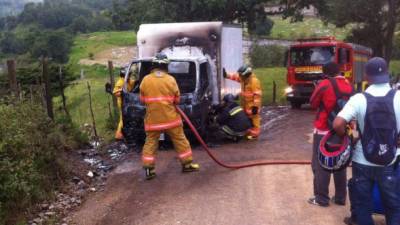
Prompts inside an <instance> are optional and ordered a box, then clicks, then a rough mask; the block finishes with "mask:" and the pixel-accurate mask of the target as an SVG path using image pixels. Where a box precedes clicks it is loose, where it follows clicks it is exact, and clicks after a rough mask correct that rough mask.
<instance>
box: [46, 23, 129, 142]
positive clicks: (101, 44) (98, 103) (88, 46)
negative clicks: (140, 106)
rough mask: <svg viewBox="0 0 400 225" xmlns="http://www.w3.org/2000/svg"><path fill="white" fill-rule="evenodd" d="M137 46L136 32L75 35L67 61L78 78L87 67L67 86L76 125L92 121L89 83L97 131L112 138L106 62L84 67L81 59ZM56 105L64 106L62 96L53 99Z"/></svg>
mask: <svg viewBox="0 0 400 225" xmlns="http://www.w3.org/2000/svg"><path fill="white" fill-rule="evenodd" d="M134 45H136V34H135V32H133V31H125V32H96V33H92V34H84V35H80V36H78V37H77V38H75V42H74V47H73V49H72V52H71V55H70V61H69V63H68V68H69V70H70V71H71V72H72V73H74V74H77V75H76V76H77V77H79V75H78V74H80V71H81V70H84V74H85V75H84V79H78V80H76V81H74V82H73V83H72V84H71V85H69V86H68V87H67V88H66V89H65V94H66V97H67V108H68V110H69V111H70V114H71V117H72V120H73V122H74V123H75V124H77V125H79V126H81V127H82V126H83V125H84V124H92V120H91V117H90V110H89V96H88V89H87V82H89V83H90V85H91V89H92V99H93V109H94V114H95V120H96V124H97V130H98V133H99V135H100V136H101V137H103V138H106V139H111V138H113V131H112V130H110V129H108V128H107V120H108V119H109V109H108V102H111V103H112V99H111V96H110V95H109V94H107V93H106V92H105V90H104V85H105V83H106V82H109V75H108V69H107V67H106V66H104V65H98V64H96V65H93V66H85V65H81V64H79V61H80V60H81V59H86V58H89V54H94V55H96V54H97V53H100V52H102V51H104V50H107V49H112V48H115V47H123V46H134ZM117 69H118V68H116V69H115V75H117V72H116V71H117ZM54 101H55V103H56V105H57V106H60V105H61V99H60V98H56V99H54Z"/></svg>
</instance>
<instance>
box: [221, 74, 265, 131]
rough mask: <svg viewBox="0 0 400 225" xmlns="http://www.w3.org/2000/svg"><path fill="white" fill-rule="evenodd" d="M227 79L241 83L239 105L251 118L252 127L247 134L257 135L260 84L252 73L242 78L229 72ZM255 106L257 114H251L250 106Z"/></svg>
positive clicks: (259, 120)
mask: <svg viewBox="0 0 400 225" xmlns="http://www.w3.org/2000/svg"><path fill="white" fill-rule="evenodd" d="M227 78H228V79H230V80H234V81H237V82H240V84H241V97H240V105H241V106H242V108H243V109H244V111H245V112H246V114H247V116H248V117H249V118H250V119H251V121H252V124H253V127H252V128H250V129H249V135H250V136H252V137H258V136H259V135H260V124H261V116H260V111H261V96H262V92H261V84H260V81H259V80H258V79H257V77H256V75H255V74H254V73H252V74H251V75H250V76H249V77H247V78H242V77H240V76H239V75H238V74H236V73H235V74H229V75H228V77H227ZM253 107H257V108H258V112H257V114H255V115H253V113H252V108H253Z"/></svg>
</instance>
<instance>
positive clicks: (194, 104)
mask: <svg viewBox="0 0 400 225" xmlns="http://www.w3.org/2000/svg"><path fill="white" fill-rule="evenodd" d="M151 61H152V58H148V59H140V60H134V61H133V62H131V63H130V65H129V66H128V70H127V72H126V74H125V79H128V77H129V74H136V76H135V77H134V79H135V80H136V81H137V82H136V83H135V86H134V88H133V89H132V91H131V92H128V91H127V90H126V88H124V89H123V110H122V115H123V122H124V128H123V133H124V136H125V139H126V141H127V142H128V144H133V143H139V144H140V143H143V141H144V140H145V133H144V124H143V119H144V116H145V113H146V109H145V106H144V104H143V103H141V102H140V100H139V99H140V96H139V95H140V94H139V87H140V83H141V81H142V80H143V78H144V77H145V76H146V75H148V74H150V72H151V70H152V63H151ZM208 68H209V63H208V61H207V59H206V58H201V57H200V58H185V59H183V58H181V59H177V58H170V63H169V65H168V74H170V75H172V76H173V77H174V78H175V80H176V82H177V84H178V87H179V90H180V94H181V96H180V103H179V107H180V108H181V109H182V110H183V111H184V112H185V113H186V114H187V115H188V116H189V118H190V120H191V121H192V123H193V124H194V125H195V127H196V129H197V130H198V131H200V132H201V133H204V132H205V131H206V130H205V129H206V126H207V121H208V112H209V109H210V107H211V103H210V94H211V92H210V89H209V84H210V82H209V77H210V76H209V73H208ZM129 71H130V72H131V73H129ZM185 132H187V134H189V130H187V129H185Z"/></svg>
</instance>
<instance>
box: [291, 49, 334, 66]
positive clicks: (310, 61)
mask: <svg viewBox="0 0 400 225" xmlns="http://www.w3.org/2000/svg"><path fill="white" fill-rule="evenodd" d="M334 58H335V47H332V46H329V47H309V48H292V49H291V50H290V62H291V65H292V66H314V65H323V64H326V63H328V62H332V61H334Z"/></svg>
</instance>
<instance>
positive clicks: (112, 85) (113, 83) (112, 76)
mask: <svg viewBox="0 0 400 225" xmlns="http://www.w3.org/2000/svg"><path fill="white" fill-rule="evenodd" d="M108 72H109V74H110V84H111V90H113V89H114V86H115V80H114V65H113V62H112V61H108ZM112 101H113V106H114V113H115V112H116V111H117V110H118V104H117V98H116V97H115V96H114V95H113V96H112Z"/></svg>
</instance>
